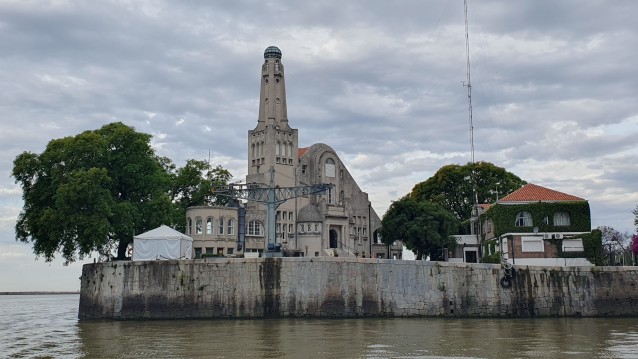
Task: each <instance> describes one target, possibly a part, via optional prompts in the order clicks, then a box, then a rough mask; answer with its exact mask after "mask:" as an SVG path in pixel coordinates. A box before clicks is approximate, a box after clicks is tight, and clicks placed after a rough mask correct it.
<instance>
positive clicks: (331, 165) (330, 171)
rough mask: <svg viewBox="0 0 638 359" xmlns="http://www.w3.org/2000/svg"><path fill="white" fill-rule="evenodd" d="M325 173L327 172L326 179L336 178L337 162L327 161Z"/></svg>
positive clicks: (330, 159) (329, 159)
mask: <svg viewBox="0 0 638 359" xmlns="http://www.w3.org/2000/svg"><path fill="white" fill-rule="evenodd" d="M325 172H326V177H335V176H336V171H335V161H334V160H333V159H332V158H328V159H327V160H326V168H325Z"/></svg>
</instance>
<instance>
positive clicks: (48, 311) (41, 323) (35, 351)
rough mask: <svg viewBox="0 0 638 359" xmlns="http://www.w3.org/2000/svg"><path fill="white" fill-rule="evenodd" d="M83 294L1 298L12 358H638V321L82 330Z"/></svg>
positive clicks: (149, 325) (114, 324) (182, 324)
mask: <svg viewBox="0 0 638 359" xmlns="http://www.w3.org/2000/svg"><path fill="white" fill-rule="evenodd" d="M78 302H79V296H78V295H33V296H30V295H25V296H0V318H1V319H0V353H2V354H0V356H5V355H6V356H8V357H11V358H42V357H52V358H140V357H146V358H304V359H310V358H538V359H540V358H579V359H580V358H638V318H542V319H448V318H418V319H416V318H412V319H404V318H380V319H378V318H365V319H265V320H245V319H244V320H228V319H223V320H172V321H165V320H161V321H160V320H158V321H90V322H78V320H77V308H78Z"/></svg>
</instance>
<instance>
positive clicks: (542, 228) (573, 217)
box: [483, 201, 591, 236]
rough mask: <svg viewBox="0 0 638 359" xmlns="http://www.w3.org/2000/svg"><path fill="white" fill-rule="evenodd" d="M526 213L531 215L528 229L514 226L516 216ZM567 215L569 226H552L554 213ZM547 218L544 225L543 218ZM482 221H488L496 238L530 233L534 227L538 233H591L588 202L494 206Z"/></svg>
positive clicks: (484, 215)
mask: <svg viewBox="0 0 638 359" xmlns="http://www.w3.org/2000/svg"><path fill="white" fill-rule="evenodd" d="M521 211H527V212H529V213H531V215H532V222H533V223H532V225H531V226H529V227H518V226H516V215H517V214H518V213H519V212H521ZM556 212H566V213H569V218H570V225H569V226H554V223H553V222H554V213H556ZM546 216H547V217H548V218H549V224H545V222H544V221H543V218H545V217H546ZM483 218H484V220H487V219H490V220H491V221H492V224H493V226H494V234H495V235H496V236H500V235H503V234H505V233H525V232H529V233H532V232H533V229H534V227H538V231H539V232H589V231H591V215H590V211H589V202H587V201H577V202H552V203H546V202H535V203H523V204H507V205H505V204H498V203H497V204H494V205H492V206H491V207H490V209H488V210H487V211H486V212H485V213H484V214H483Z"/></svg>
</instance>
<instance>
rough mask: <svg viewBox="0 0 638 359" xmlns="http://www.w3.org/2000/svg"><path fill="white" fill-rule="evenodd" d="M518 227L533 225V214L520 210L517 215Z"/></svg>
mask: <svg viewBox="0 0 638 359" xmlns="http://www.w3.org/2000/svg"><path fill="white" fill-rule="evenodd" d="M516 226H517V227H531V226H532V214H531V213H529V212H527V211H522V212H518V214H517V215H516Z"/></svg>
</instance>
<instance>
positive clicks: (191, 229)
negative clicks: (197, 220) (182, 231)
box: [186, 217, 193, 234]
mask: <svg viewBox="0 0 638 359" xmlns="http://www.w3.org/2000/svg"><path fill="white" fill-rule="evenodd" d="M186 222H187V224H188V225H187V226H186V227H187V228H186V231H187V232H188V234H193V220H192V219H191V218H190V217H189V218H188V220H187V221H186Z"/></svg>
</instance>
